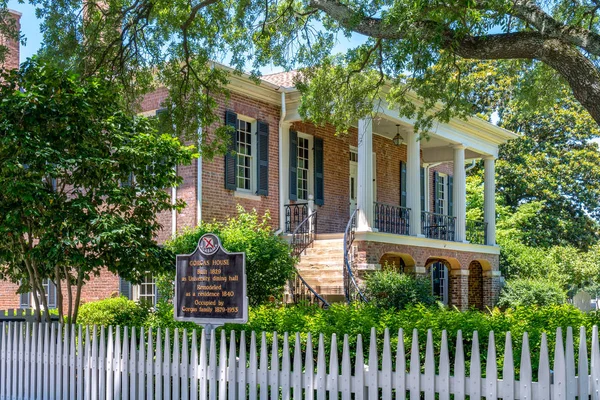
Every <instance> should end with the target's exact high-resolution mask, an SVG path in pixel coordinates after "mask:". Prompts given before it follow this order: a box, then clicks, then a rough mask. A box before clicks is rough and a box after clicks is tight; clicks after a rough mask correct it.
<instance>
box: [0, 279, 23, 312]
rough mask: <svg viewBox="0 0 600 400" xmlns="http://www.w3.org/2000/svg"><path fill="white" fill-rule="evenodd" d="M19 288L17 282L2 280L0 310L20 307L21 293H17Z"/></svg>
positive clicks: (0, 285)
mask: <svg viewBox="0 0 600 400" xmlns="http://www.w3.org/2000/svg"><path fill="white" fill-rule="evenodd" d="M18 288H19V285H17V284H14V283H11V282H8V281H0V310H8V309H10V308H19V306H20V304H19V295H17V294H16V293H17V289H18Z"/></svg>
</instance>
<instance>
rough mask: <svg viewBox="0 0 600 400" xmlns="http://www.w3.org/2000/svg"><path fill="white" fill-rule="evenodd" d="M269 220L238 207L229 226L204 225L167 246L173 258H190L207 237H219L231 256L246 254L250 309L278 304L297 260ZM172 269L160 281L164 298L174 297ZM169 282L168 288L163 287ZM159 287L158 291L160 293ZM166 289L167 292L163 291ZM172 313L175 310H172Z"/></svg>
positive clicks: (220, 224)
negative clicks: (272, 302)
mask: <svg viewBox="0 0 600 400" xmlns="http://www.w3.org/2000/svg"><path fill="white" fill-rule="evenodd" d="M269 220H270V216H269V214H268V213H267V214H265V215H263V216H259V215H258V213H257V212H256V210H253V211H251V212H246V211H245V210H244V209H243V208H242V207H241V206H239V205H238V209H237V215H236V216H235V217H231V218H229V219H228V220H227V221H226V222H213V223H202V224H201V225H199V226H197V227H196V228H194V229H190V230H188V231H185V232H183V233H181V234H179V235H177V236H176V237H175V238H173V239H172V240H171V241H169V242H167V243H166V244H165V247H166V248H168V249H169V250H170V251H171V252H173V253H174V254H190V253H192V252H193V251H194V250H195V249H196V246H197V245H198V241H199V240H200V238H201V237H202V235H204V234H205V233H208V232H212V233H214V234H216V235H217V236H218V237H219V240H221V244H222V245H223V247H224V248H225V249H226V250H227V251H230V252H245V253H246V282H247V286H248V300H249V303H250V305H257V304H262V303H266V302H269V301H270V300H271V298H272V297H274V298H275V299H276V300H279V299H281V298H282V296H283V288H284V286H285V284H286V283H287V282H288V280H289V279H290V278H291V277H292V274H293V273H294V265H295V263H294V258H293V257H292V255H291V252H290V247H289V245H288V243H287V242H286V241H285V240H284V239H283V238H282V237H281V236H278V235H275V234H274V233H273V229H272V228H271V225H270V223H269ZM173 265H175V264H174V260H173V259H171V260H169V263H168V266H167V268H169V267H170V272H169V273H168V274H166V275H165V277H166V278H165V279H161V282H162V283H161V287H162V288H163V292H167V293H163V294H166V296H164V297H165V298H168V299H171V298H172V297H173V286H172V282H173V276H174V271H173ZM165 281H166V283H167V284H166V285H164V283H165ZM161 287H159V290H160V289H161ZM164 289H166V290H164ZM169 308H170V310H172V306H169Z"/></svg>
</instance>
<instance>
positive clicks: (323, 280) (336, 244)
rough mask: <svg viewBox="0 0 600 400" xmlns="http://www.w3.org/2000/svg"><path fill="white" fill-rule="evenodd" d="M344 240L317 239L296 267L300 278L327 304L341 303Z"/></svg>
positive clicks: (303, 254)
mask: <svg viewBox="0 0 600 400" xmlns="http://www.w3.org/2000/svg"><path fill="white" fill-rule="evenodd" d="M343 266H344V240H343V239H317V240H315V241H314V243H313V246H312V247H309V248H308V249H306V250H305V252H304V253H302V255H301V256H300V262H299V263H298V264H297V265H296V268H298V272H299V273H300V275H301V276H302V278H303V279H304V280H305V281H306V283H308V284H309V285H310V286H311V287H312V288H313V289H314V290H315V291H316V292H317V293H318V294H319V295H320V296H322V297H323V298H324V299H325V300H326V301H327V302H329V303H332V302H343V301H346V299H345V297H344V281H343Z"/></svg>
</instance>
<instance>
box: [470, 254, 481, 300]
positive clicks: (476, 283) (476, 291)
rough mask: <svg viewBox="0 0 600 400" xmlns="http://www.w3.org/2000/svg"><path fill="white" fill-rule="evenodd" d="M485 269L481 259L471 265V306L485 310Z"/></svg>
mask: <svg viewBox="0 0 600 400" xmlns="http://www.w3.org/2000/svg"><path fill="white" fill-rule="evenodd" d="M483 305H484V303H483V269H482V267H481V264H480V263H479V261H473V262H472V263H471V264H470V265H469V308H471V307H473V308H477V309H479V310H483Z"/></svg>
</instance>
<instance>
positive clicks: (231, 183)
mask: <svg viewBox="0 0 600 400" xmlns="http://www.w3.org/2000/svg"><path fill="white" fill-rule="evenodd" d="M225 125H227V126H231V127H233V130H232V131H231V138H230V141H229V148H228V149H227V154H225V189H227V190H235V189H236V188H237V184H236V177H237V156H236V154H235V152H236V151H237V114H236V113H234V112H233V111H229V110H227V111H225Z"/></svg>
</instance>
